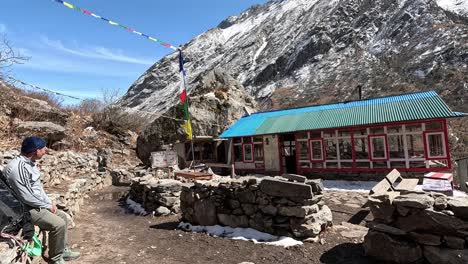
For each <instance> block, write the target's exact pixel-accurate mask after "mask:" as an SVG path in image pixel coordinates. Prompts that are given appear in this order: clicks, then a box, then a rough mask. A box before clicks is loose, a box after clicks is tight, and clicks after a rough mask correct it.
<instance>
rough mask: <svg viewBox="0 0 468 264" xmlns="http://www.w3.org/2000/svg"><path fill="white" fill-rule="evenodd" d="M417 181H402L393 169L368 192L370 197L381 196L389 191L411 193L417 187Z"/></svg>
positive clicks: (397, 172) (398, 173)
mask: <svg viewBox="0 0 468 264" xmlns="http://www.w3.org/2000/svg"><path fill="white" fill-rule="evenodd" d="M418 182H419V180H418V179H404V178H403V177H401V174H400V172H399V171H398V170H396V169H393V170H392V171H391V172H390V173H389V174H387V175H386V176H385V178H384V179H383V180H381V181H380V182H379V183H377V184H376V185H375V186H374V187H373V188H372V189H371V191H370V194H371V195H381V194H385V193H387V192H390V191H395V192H405V191H412V190H414V189H415V188H416V186H417V185H418Z"/></svg>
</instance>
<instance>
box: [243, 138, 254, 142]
mask: <svg viewBox="0 0 468 264" xmlns="http://www.w3.org/2000/svg"><path fill="white" fill-rule="evenodd" d="M242 141H243V142H242V143H251V142H252V137H243V138H242Z"/></svg>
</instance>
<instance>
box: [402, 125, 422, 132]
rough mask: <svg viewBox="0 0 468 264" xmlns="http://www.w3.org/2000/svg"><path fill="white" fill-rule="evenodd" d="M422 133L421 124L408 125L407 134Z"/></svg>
mask: <svg viewBox="0 0 468 264" xmlns="http://www.w3.org/2000/svg"><path fill="white" fill-rule="evenodd" d="M417 131H422V127H421V124H411V125H406V132H417Z"/></svg>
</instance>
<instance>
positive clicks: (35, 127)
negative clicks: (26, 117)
mask: <svg viewBox="0 0 468 264" xmlns="http://www.w3.org/2000/svg"><path fill="white" fill-rule="evenodd" d="M16 132H17V133H18V134H19V135H20V136H29V135H36V136H40V137H42V138H44V139H45V140H46V141H47V143H48V144H49V145H52V144H54V143H55V142H57V141H60V140H62V139H64V138H65V136H66V135H65V128H64V127H63V126H61V125H57V124H54V123H52V122H35V121H26V122H20V123H18V125H17V127H16Z"/></svg>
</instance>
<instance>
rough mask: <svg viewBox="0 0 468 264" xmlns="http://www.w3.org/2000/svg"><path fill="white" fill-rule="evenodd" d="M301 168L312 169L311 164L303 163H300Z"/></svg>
mask: <svg viewBox="0 0 468 264" xmlns="http://www.w3.org/2000/svg"><path fill="white" fill-rule="evenodd" d="M299 167H301V168H310V162H305V161H301V162H299Z"/></svg>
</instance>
